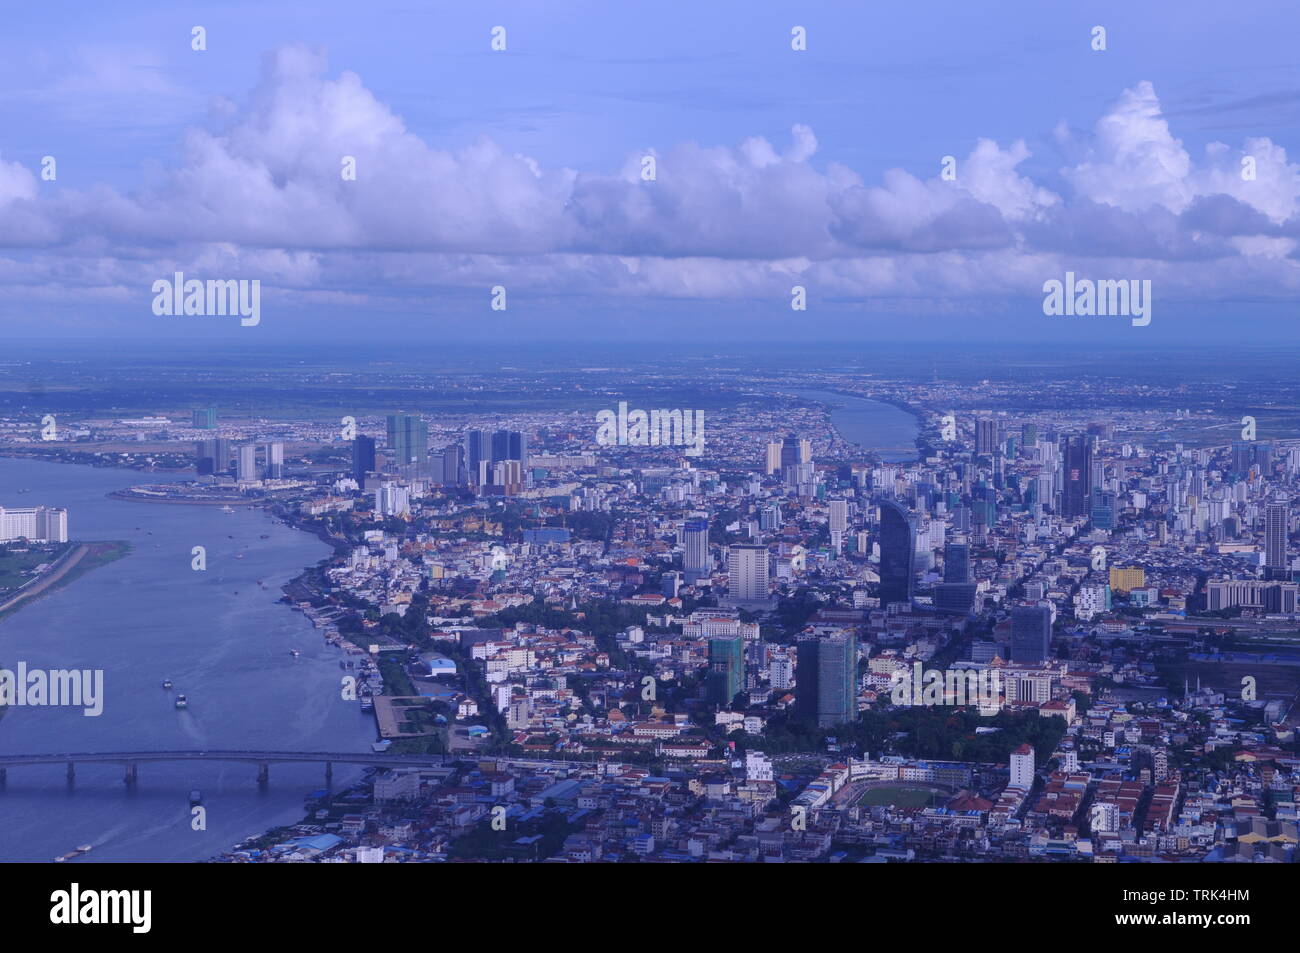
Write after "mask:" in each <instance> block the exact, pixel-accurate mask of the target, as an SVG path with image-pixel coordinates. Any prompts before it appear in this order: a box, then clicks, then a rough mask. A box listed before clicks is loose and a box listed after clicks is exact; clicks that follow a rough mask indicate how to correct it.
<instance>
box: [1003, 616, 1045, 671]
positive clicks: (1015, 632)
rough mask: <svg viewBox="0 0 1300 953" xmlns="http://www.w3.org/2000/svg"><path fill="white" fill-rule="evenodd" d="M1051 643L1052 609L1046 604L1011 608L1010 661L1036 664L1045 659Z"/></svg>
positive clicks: (1019, 663)
mask: <svg viewBox="0 0 1300 953" xmlns="http://www.w3.org/2000/svg"><path fill="white" fill-rule="evenodd" d="M1051 643H1052V610H1051V609H1049V608H1048V607H1047V606H1039V605H1018V606H1012V608H1011V661H1012V662H1015V663H1016V664H1018V665H1036V664H1038V663H1039V662H1043V661H1046V659H1047V655H1048V651H1049V650H1050V648H1051Z"/></svg>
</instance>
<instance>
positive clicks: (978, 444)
mask: <svg viewBox="0 0 1300 953" xmlns="http://www.w3.org/2000/svg"><path fill="white" fill-rule="evenodd" d="M997 445H998V422H997V420H996V419H995V418H993V417H976V418H975V452H976V453H977V454H983V453H992V452H993V451H994V450H996V449H997Z"/></svg>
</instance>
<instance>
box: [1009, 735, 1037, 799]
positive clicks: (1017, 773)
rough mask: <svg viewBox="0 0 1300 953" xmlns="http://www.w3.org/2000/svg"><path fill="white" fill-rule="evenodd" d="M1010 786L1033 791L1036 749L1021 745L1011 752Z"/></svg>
mask: <svg viewBox="0 0 1300 953" xmlns="http://www.w3.org/2000/svg"><path fill="white" fill-rule="evenodd" d="M1007 787H1009V788H1016V789H1018V790H1021V791H1031V790H1033V787H1034V749H1033V748H1031V747H1030V746H1029V745H1021V746H1020V747H1019V748H1017V749H1016V750H1015V751H1013V752H1011V781H1010V783H1008V784H1007Z"/></svg>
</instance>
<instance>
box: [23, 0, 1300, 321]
mask: <svg viewBox="0 0 1300 953" xmlns="http://www.w3.org/2000/svg"><path fill="white" fill-rule="evenodd" d="M989 6H990V5H973V4H965V3H935V4H927V5H901V4H895V5H883V4H863V3H815V2H803V3H762V2H748V3H739V2H726V0H708V2H704V3H700V2H695V3H672V2H665V3H655V4H649V3H631V2H628V3H564V2H556V0H547V2H540V0H538V2H516V3H491V2H473V3H471V2H438V3H427V4H421V3H414V2H411V3H403V4H371V5H362V4H353V3H312V4H297V3H282V4H265V3H224V4H221V5H220V6H219V7H213V6H210V5H207V4H184V3H182V4H167V5H162V4H143V3H114V4H112V5H101V6H91V5H87V4H84V3H60V2H54V3H49V4H42V5H23V6H21V7H11V8H10V9H9V10H7V11H6V12H5V14H4V17H5V29H4V31H3V32H0V319H2V320H3V321H4V322H5V325H6V329H7V334H8V335H10V336H13V337H23V336H39V337H49V336H51V335H58V336H67V335H78V336H82V337H100V336H104V337H114V338H116V337H129V338H158V339H167V338H171V337H176V338H194V337H200V338H202V337H205V336H213V337H220V338H223V339H224V338H230V339H241V338H242V337H245V336H248V335H266V336H270V337H292V336H295V335H302V334H304V333H318V334H321V335H323V336H326V337H330V338H335V337H337V338H340V339H345V338H348V337H366V336H369V335H371V334H374V333H385V334H397V335H401V334H407V335H411V336H412V337H416V338H418V339H420V340H431V339H437V338H439V337H444V336H445V337H447V338H452V339H461V338H466V339H483V340H492V339H494V338H497V337H499V336H501V335H503V334H505V335H509V336H510V337H512V338H519V339H526V338H529V337H545V338H550V339H555V338H573V339H582V338H590V339H606V338H615V339H617V338H621V337H623V338H629V339H644V338H671V337H674V336H675V337H678V338H680V337H682V336H692V337H696V338H705V339H725V338H727V337H731V336H745V337H752V338H756V339H780V338H783V337H794V336H807V337H809V338H813V339H825V340H833V339H837V338H841V337H844V338H853V339H868V340H869V339H873V338H887V339H908V338H912V339H915V340H918V341H932V340H954V339H958V340H959V339H965V338H970V337H982V338H987V337H990V336H993V337H1004V338H1006V339H1008V340H1012V339H1014V340H1021V341H1026V340H1028V341H1033V340H1037V339H1042V340H1043V341H1045V342H1051V341H1054V340H1061V339H1066V338H1071V339H1082V340H1088V339H1097V340H1107V341H1109V340H1112V339H1114V338H1115V337H1116V336H1118V335H1128V336H1130V337H1131V338H1132V339H1133V343H1134V345H1135V346H1136V345H1140V344H1148V343H1156V342H1160V341H1166V340H1167V341H1185V340H1205V341H1207V342H1213V341H1215V340H1219V339H1220V338H1221V337H1222V336H1223V335H1225V334H1227V335H1237V336H1241V335H1275V336H1277V337H1278V338H1279V339H1280V340H1289V336H1290V333H1291V332H1290V327H1291V326H1292V324H1291V322H1292V320H1293V318H1294V312H1295V299H1296V297H1297V291H1298V290H1300V273H1298V272H1297V260H1296V241H1297V237H1300V213H1298V212H1297V205H1298V203H1300V166H1298V165H1297V159H1296V158H1294V156H1295V155H1296V154H1297V153H1300V142H1298V141H1297V131H1298V130H1297V123H1298V120H1300V77H1298V76H1297V67H1296V65H1295V62H1296V61H1295V55H1294V42H1295V41H1294V37H1295V35H1296V29H1295V28H1296V26H1297V25H1300V16H1298V15H1297V13H1296V11H1295V9H1294V7H1293V6H1292V5H1288V4H1284V3H1268V2H1265V3H1254V4H1251V5H1249V7H1242V6H1239V5H1224V4H1212V3H1181V4H1177V5H1174V4H1158V5H1157V4H1132V3H1114V4H1111V3H1091V4H1072V5H1068V8H1067V7H1066V5H1061V4H1049V3H1042V2H1026V3H1014V2H1013V3H999V4H996V5H995V6H996V9H989V8H988V7H989ZM195 25H202V26H203V27H204V28H205V29H206V33H207V49H206V50H205V51H203V52H195V51H193V50H191V48H190V37H191V28H192V27H193V26H195ZM496 25H501V26H504V27H505V28H506V43H507V49H506V51H505V52H493V51H492V50H491V49H490V48H489V40H490V35H489V31H490V30H491V28H492V27H493V26H496ZM796 25H798V26H803V27H805V28H806V31H807V47H808V48H807V50H805V51H800V52H796V51H793V50H791V48H790V31H791V28H792V27H794V26H796ZM1097 25H1101V26H1104V27H1105V29H1106V46H1107V49H1106V50H1105V51H1104V52H1097V51H1094V50H1092V49H1091V48H1090V31H1091V30H1092V28H1093V27H1094V26H1097ZM647 154H651V155H654V156H655V158H656V162H657V164H658V165H657V176H656V180H655V181H654V182H652V183H650V182H644V181H642V180H641V178H640V175H639V171H640V167H639V162H640V160H641V157H642V156H645V155H647ZM46 155H51V156H54V157H55V159H56V161H57V179H56V180H55V181H45V180H42V179H41V177H40V173H41V163H42V158H43V157H44V156H46ZM342 155H355V156H356V157H357V159H358V177H357V180H356V181H355V182H344V181H342V180H341V178H340V176H339V175H338V169H339V164H340V157H341V156H342ZM945 155H952V156H954V157H955V158H956V160H957V176H956V179H955V180H953V181H945V180H943V179H941V178H940V176H939V171H940V160H941V158H942V157H943V156H945ZM1245 156H1250V157H1252V158H1253V159H1254V160H1255V162H1256V178H1255V179H1253V180H1250V181H1246V180H1243V179H1242V177H1241V176H1240V174H1239V170H1240V167H1241V166H1240V163H1241V159H1242V158H1243V157H1245ZM175 270H183V271H184V272H185V273H186V275H187V277H199V278H249V279H253V278H256V279H259V280H260V281H261V282H262V285H263V304H262V314H263V318H262V321H261V323H260V324H259V325H258V326H257V327H256V328H241V327H240V326H239V323H238V321H234V322H231V321H225V320H223V319H219V318H200V317H188V318H185V317H176V318H159V317H157V316H155V315H154V314H153V313H152V311H151V310H150V301H151V298H152V295H151V293H150V287H151V285H152V282H153V281H154V280H156V279H158V278H163V277H170V276H171V274H172V273H173V272H174V271H175ZM1066 270H1073V271H1075V272H1076V273H1078V274H1080V275H1086V276H1090V277H1094V278H1118V279H1130V278H1132V279H1150V280H1151V281H1152V283H1153V288H1154V291H1153V298H1154V306H1153V320H1152V323H1151V324H1150V325H1149V326H1147V327H1144V328H1130V326H1129V324H1128V322H1127V321H1123V320H1119V319H1102V318H1093V319H1062V318H1048V317H1046V316H1044V315H1043V313H1042V307H1041V303H1042V292H1041V286H1042V283H1043V282H1044V281H1046V280H1048V279H1052V278H1057V279H1059V278H1061V277H1062V276H1063V273H1064V272H1065V271H1066ZM498 284H499V285H503V286H504V287H506V289H507V292H508V296H509V307H508V309H507V311H505V312H504V313H502V312H492V311H490V310H489V307H488V302H489V297H490V292H489V289H490V288H491V287H492V286H494V285H498ZM794 285H801V286H803V287H806V288H807V293H808V300H809V308H808V310H807V311H806V312H797V313H796V312H792V311H791V309H790V306H789V301H790V288H791V287H792V286H794Z"/></svg>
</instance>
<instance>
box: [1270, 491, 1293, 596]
mask: <svg viewBox="0 0 1300 953" xmlns="http://www.w3.org/2000/svg"><path fill="white" fill-rule="evenodd" d="M1290 522H1291V504H1290V503H1288V502H1285V501H1282V500H1273V501H1272V502H1270V503H1269V504H1268V505H1267V506H1266V507H1265V508H1264V568H1265V569H1266V570H1267V571H1268V575H1269V578H1271V579H1281V578H1284V577H1286V576H1287V575H1288V572H1287V561H1286V538H1287V531H1288V530H1289V529H1290Z"/></svg>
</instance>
